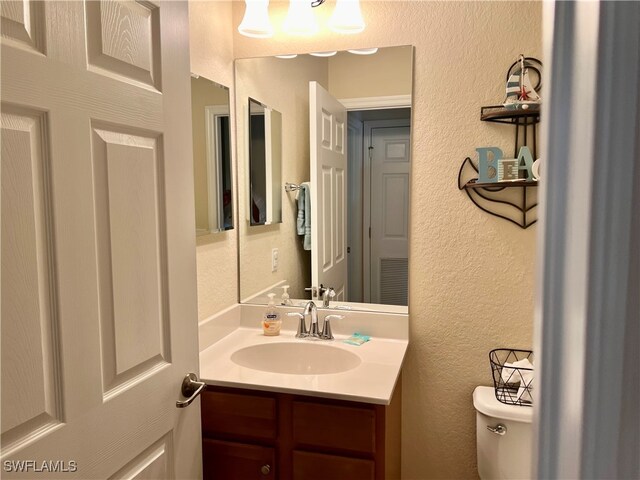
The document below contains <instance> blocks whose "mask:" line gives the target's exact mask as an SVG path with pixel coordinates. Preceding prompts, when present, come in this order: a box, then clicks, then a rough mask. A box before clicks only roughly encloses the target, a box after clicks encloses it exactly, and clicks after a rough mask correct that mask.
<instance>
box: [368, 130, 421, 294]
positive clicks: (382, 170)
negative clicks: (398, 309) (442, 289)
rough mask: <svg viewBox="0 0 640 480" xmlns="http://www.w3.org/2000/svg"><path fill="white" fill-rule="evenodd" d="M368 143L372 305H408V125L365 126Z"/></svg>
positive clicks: (369, 278)
mask: <svg viewBox="0 0 640 480" xmlns="http://www.w3.org/2000/svg"><path fill="white" fill-rule="evenodd" d="M365 128H366V130H367V134H368V136H369V138H370V142H371V143H370V147H371V149H370V150H369V152H370V162H371V164H370V168H371V172H370V178H371V183H370V185H371V186H370V188H371V192H370V196H371V203H370V208H371V211H370V215H369V218H370V222H371V223H370V226H371V230H370V232H371V233H370V237H371V242H370V248H371V251H370V259H371V261H370V262H365V264H366V265H367V266H368V265H370V268H371V270H370V274H368V273H367V271H366V268H365V272H364V274H365V282H367V281H370V289H369V291H370V298H369V299H368V301H370V302H372V303H383V304H392V305H407V300H408V299H407V297H408V273H409V272H408V256H409V176H410V171H411V158H410V150H411V148H410V140H409V132H410V127H409V122H408V121H404V120H387V121H379V122H367V123H366V124H365Z"/></svg>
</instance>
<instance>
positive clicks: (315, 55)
mask: <svg viewBox="0 0 640 480" xmlns="http://www.w3.org/2000/svg"><path fill="white" fill-rule="evenodd" d="M337 53H338V51H337V50H333V51H331V52H311V53H310V54H309V55H313V56H314V57H333V56H334V55H335V54H337Z"/></svg>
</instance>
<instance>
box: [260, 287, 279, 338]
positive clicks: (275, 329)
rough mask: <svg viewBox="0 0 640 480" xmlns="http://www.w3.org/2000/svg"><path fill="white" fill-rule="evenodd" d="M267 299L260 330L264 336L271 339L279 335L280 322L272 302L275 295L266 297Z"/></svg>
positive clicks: (276, 309) (274, 304) (271, 294)
mask: <svg viewBox="0 0 640 480" xmlns="http://www.w3.org/2000/svg"><path fill="white" fill-rule="evenodd" d="M267 296H268V297H269V303H268V305H267V309H266V310H265V312H264V319H263V320H262V330H263V332H264V334H265V335H267V336H269V337H272V336H275V335H280V327H281V326H282V320H280V313H279V312H278V308H277V307H276V303H275V301H274V297H275V296H276V294H275V293H270V294H268V295H267Z"/></svg>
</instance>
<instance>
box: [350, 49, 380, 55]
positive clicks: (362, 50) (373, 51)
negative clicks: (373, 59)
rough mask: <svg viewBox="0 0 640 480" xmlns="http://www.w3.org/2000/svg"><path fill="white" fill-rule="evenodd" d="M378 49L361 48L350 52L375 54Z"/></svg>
mask: <svg viewBox="0 0 640 480" xmlns="http://www.w3.org/2000/svg"><path fill="white" fill-rule="evenodd" d="M377 51H378V49H377V48H359V49H357V50H349V53H353V54H355V55H373V54H374V53H376V52H377Z"/></svg>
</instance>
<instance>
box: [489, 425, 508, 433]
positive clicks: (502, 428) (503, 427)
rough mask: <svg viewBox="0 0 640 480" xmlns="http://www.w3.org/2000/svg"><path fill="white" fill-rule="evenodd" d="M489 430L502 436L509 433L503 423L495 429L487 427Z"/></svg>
mask: <svg viewBox="0 0 640 480" xmlns="http://www.w3.org/2000/svg"><path fill="white" fill-rule="evenodd" d="M487 430H489V431H490V432H491V433H495V434H496V435H500V436H502V435H504V434H505V433H507V427H506V426H505V425H503V424H502V423H499V424H497V425H496V426H495V427H492V426H490V425H487Z"/></svg>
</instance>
